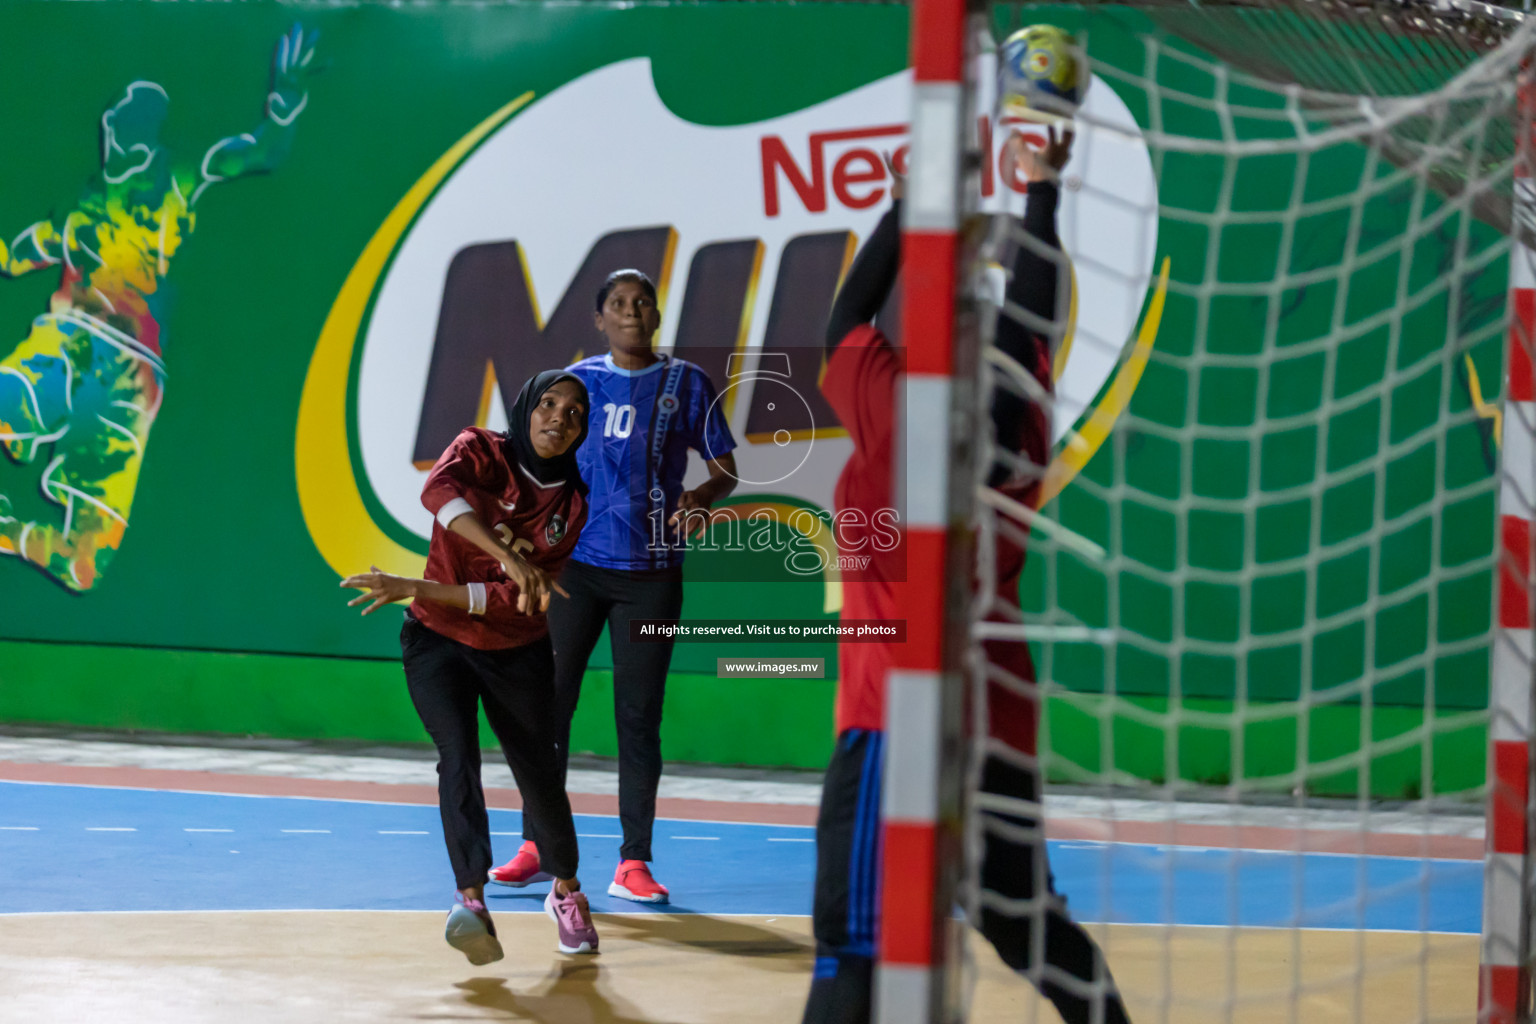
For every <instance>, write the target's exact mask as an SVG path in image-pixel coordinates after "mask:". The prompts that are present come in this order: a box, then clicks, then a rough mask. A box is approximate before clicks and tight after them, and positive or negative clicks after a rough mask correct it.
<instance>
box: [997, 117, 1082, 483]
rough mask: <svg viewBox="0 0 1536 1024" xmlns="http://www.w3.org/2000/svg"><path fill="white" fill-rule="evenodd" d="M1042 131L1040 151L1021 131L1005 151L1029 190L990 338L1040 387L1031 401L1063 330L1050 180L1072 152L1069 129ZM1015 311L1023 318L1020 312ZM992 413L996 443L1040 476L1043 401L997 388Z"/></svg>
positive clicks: (1044, 391)
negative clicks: (1024, 460) (1027, 460)
mask: <svg viewBox="0 0 1536 1024" xmlns="http://www.w3.org/2000/svg"><path fill="white" fill-rule="evenodd" d="M1046 132H1047V139H1046V144H1045V146H1044V147H1043V148H1041V149H1038V150H1036V149H1032V148H1030V147H1029V146H1028V145H1026V144H1025V142H1024V137H1023V136H1022V135H1014V136H1013V137H1012V138H1011V139H1009V140H1008V143H1007V147H1006V150H1005V152H1006V153H1007V157H1008V159H1009V160H1010V161H1011V162H1012V164H1013V165H1014V167H1015V168H1016V170H1017V176H1018V177H1019V178H1022V179H1023V180H1024V181H1026V182H1028V195H1027V198H1026V199H1025V203H1024V220H1023V227H1024V237H1022V238H1018V239H1017V243H1018V249H1017V251H1016V252H1015V254H1014V258H1013V267H1012V272H1011V273H1010V274H1009V277H1008V288H1007V291H1006V293H1005V301H1004V304H1003V308H1002V309H1001V310H999V311H998V316H997V330H996V333H995V335H994V338H995V341H994V344H995V346H996V348H997V349H998V351H999V352H1001V353H1002V354H1003V355H1005V356H1007V357H1008V358H1009V359H1011V360H1013V361H1014V362H1015V363H1017V364H1018V366H1019V368H1020V369H1022V370H1024V371H1025V372H1026V373H1028V374H1030V376H1032V377H1033V378H1034V379H1035V381H1036V383H1038V384H1039V385H1040V387H1039V391H1038V393H1037V398H1038V397H1039V396H1040V395H1048V394H1049V393H1050V392H1051V364H1052V360H1053V359H1054V357H1055V353H1056V349H1057V348H1058V347H1059V345H1060V344H1061V339H1062V337H1063V334H1064V333H1065V329H1066V320H1067V304H1068V303H1067V298H1068V296H1067V294H1066V290H1065V289H1062V288H1061V276H1062V275H1061V271H1062V267H1063V265H1064V264H1065V262H1066V256H1065V255H1064V254H1063V253H1062V251H1061V240H1060V238H1059V237H1058V236H1057V233H1056V208H1057V206H1058V204H1059V203H1060V200H1061V191H1060V186H1059V184H1058V182H1057V179H1058V178H1059V177H1060V174H1061V169H1062V168H1063V167H1064V166H1066V163H1067V159H1068V158H1069V157H1070V156H1071V153H1072V133H1071V132H1070V131H1062V132H1059V133H1058V132H1057V130H1056V128H1055V126H1050V127H1048V128H1047V129H1046ZM1019 310H1022V311H1023V313H1024V314H1025V315H1024V316H1020V315H1019V312H1018V311H1019ZM991 412H992V424H993V427H994V429H995V430H996V438H997V444H998V445H999V447H1000V448H1002V449H1003V450H1005V451H1008V452H1014V453H1024V454H1027V455H1029V456H1030V458H1031V460H1032V461H1033V462H1034V463H1035V464H1036V465H1037V467H1038V469H1039V471H1040V472H1042V473H1043V472H1044V459H1045V456H1046V453H1047V452H1048V450H1049V448H1050V433H1051V417H1050V409H1049V406H1048V403H1046V402H1041V401H1033V402H1032V401H1030V400H1029V399H1028V398H1026V397H1025V396H1024V395H1022V394H1020V393H1019V392H1018V389H1017V388H1009V387H999V388H997V390H996V391H995V392H994V393H993V395H992V408H991ZM1017 475H1018V474H1017V473H1014V472H1012V471H1010V470H1008V469H1007V468H1005V467H1004V466H1003V464H1002V463H1001V462H999V463H998V464H997V465H995V466H994V467H993V469H992V470H991V472H989V474H988V483H989V484H990V485H991V486H994V487H996V486H1000V485H1002V484H1003V483H1004V482H1005V481H1007V480H1008V479H1009V478H1010V477H1016V476H1017ZM1031 482H1032V481H1031Z"/></svg>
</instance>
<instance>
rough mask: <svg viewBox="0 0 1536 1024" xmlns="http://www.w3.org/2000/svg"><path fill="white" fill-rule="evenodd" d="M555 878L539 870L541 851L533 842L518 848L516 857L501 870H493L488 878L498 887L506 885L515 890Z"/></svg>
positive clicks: (500, 868)
mask: <svg viewBox="0 0 1536 1024" xmlns="http://www.w3.org/2000/svg"><path fill="white" fill-rule="evenodd" d="M554 877H555V876H554V875H551V874H550V873H549V872H547V871H540V870H539V849H538V847H536V846H534V845H533V842H532V841H531V840H530V841H527V842H524V843H523V845H522V846H519V847H518V848H517V856H516V857H513V858H512V859H511V860H509V861H507V862H506V863H505V864H503V865H502V866H501V867H499V868H491V870H490V874H489V875H488V876H487V878H488V879H489V880H490V881H492V882H495V883H496V884H497V885H505V886H509V887H511V888H513V889H521V888H522V887H523V886H525V885H532V884H533V883H534V882H547V881H549V880H550V879H552V878H554Z"/></svg>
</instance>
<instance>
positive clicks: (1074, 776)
mask: <svg viewBox="0 0 1536 1024" xmlns="http://www.w3.org/2000/svg"><path fill="white" fill-rule="evenodd" d="M833 690H834V682H833V681H832V680H822V679H731V680H722V679H717V678H716V677H715V676H713V675H701V674H693V673H681V672H675V673H673V674H672V675H671V676H670V677H669V678H668V680H667V704H666V711H665V714H664V718H663V726H662V744H663V750H664V751H665V754H666V757H667V758H668V760H673V761H692V762H699V763H705V764H728V765H766V766H776V767H793V768H812V769H820V768H823V767H825V766H826V763H827V759H828V757H829V756H830V755H831V752H832V698H833ZM612 708H613V677H612V673H611V672H609V671H606V670H603V671H597V670H594V671H592V672H589V673H588V674H587V678H586V682H585V684H584V690H583V693H582V701H581V705H580V708H579V709H578V711H577V714H576V720H575V722H574V723H573V726H572V735H571V749H572V750H573V751H575V752H577V753H591V754H597V755H602V756H612V755H613V754H615V753H616V752H617V749H618V748H617V741H616V739H615V735H614V726H613V713H612ZM1176 716H1177V718H1178V725H1177V726H1176V727H1174V728H1172V729H1169V728H1168V718H1169V701H1168V699H1167V698H1154V697H1122V698H1113V699H1111V698H1105V697H1102V696H1097V695H1088V694H1066V695H1061V696H1057V697H1053V698H1052V699H1051V700H1049V701H1048V702H1047V705H1046V710H1045V719H1044V726H1043V729H1044V738H1045V744H1044V746H1045V748H1046V750H1047V751H1048V753H1047V760H1046V767H1047V773H1048V776H1049V778H1050V779H1051V780H1052V781H1054V782H1069V783H1101V782H1103V781H1104V776H1105V773H1106V772H1107V771H1113V773H1114V775H1115V776H1116V777H1118V778H1121V779H1122V780H1123V781H1125V782H1127V783H1129V782H1132V781H1133V780H1136V779H1140V780H1144V781H1149V782H1153V783H1165V782H1167V781H1168V780H1169V779H1172V778H1178V779H1180V780H1184V781H1188V782H1194V783H1199V784H1204V785H1214V786H1226V785H1231V784H1232V783H1233V781H1234V772H1233V764H1234V752H1235V751H1240V760H1241V764H1242V771H1241V772H1240V773H1239V774H1238V780H1239V781H1240V783H1241V786H1242V788H1243V790H1244V791H1253V790H1256V789H1258V790H1266V791H1274V792H1278V793H1289V792H1291V791H1292V790H1293V789H1294V788H1296V787H1297V786H1304V787H1305V788H1306V790H1307V791H1308V792H1311V793H1315V794H1319V795H1328V796H1353V795H1355V794H1356V793H1357V792H1358V789H1359V787H1360V786H1361V785H1362V782H1363V783H1364V784H1365V785H1366V786H1367V787H1368V789H1369V791H1370V792H1371V794H1372V795H1374V796H1376V797H1380V798H1387V799H1412V798H1415V797H1418V796H1420V795H1422V794H1423V793H1424V792H1426V791H1428V792H1432V793H1434V794H1438V795H1450V794H1457V793H1468V794H1471V793H1473V792H1475V791H1476V790H1477V789H1478V788H1479V787H1481V786H1482V784H1483V779H1484V773H1485V770H1486V762H1487V745H1486V735H1487V732H1486V724H1485V721H1484V720H1483V719H1484V717H1485V716H1484V715H1482V714H1481V713H1479V712H1476V711H1470V712H1468V711H1462V712H1453V711H1442V712H1438V713H1436V714H1435V715H1433V716H1432V717H1431V718H1430V719H1428V721H1427V722H1426V719H1425V716H1424V712H1423V709H1422V708H1417V707H1404V706H1380V705H1378V706H1376V707H1373V708H1371V709H1370V721H1369V729H1370V735H1371V737H1372V743H1371V753H1370V756H1369V757H1362V756H1361V754H1360V749H1361V745H1360V737H1361V735H1362V729H1363V727H1364V725H1363V722H1362V713H1361V708H1360V707H1359V706H1358V705H1354V704H1345V703H1339V704H1320V705H1316V706H1314V707H1313V708H1311V710H1310V711H1309V712H1307V713H1306V714H1305V715H1298V714H1297V713H1296V711H1295V708H1294V706H1292V705H1289V704H1260V705H1250V707H1249V708H1248V714H1247V716H1246V720H1245V721H1239V720H1238V719H1237V718H1236V717H1235V716H1234V714H1233V704H1232V702H1231V701H1220V700H1204V699H1193V698H1190V699H1185V700H1182V701H1180V702H1178V704H1177V709H1176ZM0 721H4V722H13V723H28V724H47V725H66V726H75V727H80V728H100V729H122V730H142V731H150V732H167V733H211V734H225V735H231V734H232V735H256V736H272V737H278V738H284V739H322V740H362V741H371V742H377V743H423V744H425V743H426V742H427V737H426V734H425V732H424V731H423V730H422V728H421V724H420V722H419V721H418V720H417V718H416V714H415V712H414V710H413V709H412V708H411V702H410V698H409V697H408V695H407V694H406V689H405V678H404V675H403V673H402V672H401V669H400V664H399V662H395V661H382V660H364V659H349V658H313V657H302V656H286V655H271V654H233V653H227V652H213V651H184V650H165V649H158V648H141V647H109V646H75V645H66V644H44V643H32V642H26V641H0ZM485 736H486V741H487V745H490V744H491V743H493V742H494V741H493V740H492V738H491V736H490V734H489V733H488V732H486V733H485ZM1426 740H1427V741H1428V742H1427V743H1426ZM1426 750H1427V751H1428V753H1429V757H1428V759H1427V763H1426V757H1425V751H1426ZM1106 751H1107V752H1109V753H1110V754H1111V755H1112V756H1109V757H1106ZM1298 765H1300V766H1301V768H1300V770H1298Z"/></svg>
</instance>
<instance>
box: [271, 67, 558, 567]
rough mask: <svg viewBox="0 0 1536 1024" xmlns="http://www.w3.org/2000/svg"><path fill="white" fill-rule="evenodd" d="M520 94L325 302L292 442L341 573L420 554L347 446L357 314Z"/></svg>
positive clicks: (446, 160) (424, 179)
mask: <svg viewBox="0 0 1536 1024" xmlns="http://www.w3.org/2000/svg"><path fill="white" fill-rule="evenodd" d="M532 99H533V93H532V92H525V93H523V94H522V95H521V96H519V97H518V98H517V99H515V100H513V101H512V102H511V103H508V104H507V105H506V106H504V107H502V108H501V109H500V110H498V111H496V112H495V113H494V114H492V115H491V116H490V117H487V118H486V119H485V120H484V121H481V122H480V123H479V124H477V125H476V126H475V127H474V129H473V130H471V131H470V132H469V134H468V135H465V136H464V137H463V138H462V139H460V140H459V141H458V142H456V143H454V144H453V146H452V148H450V149H449V150H448V151H447V152H446V153H444V154H443V155H442V156H440V157H438V158H437V161H436V162H435V163H433V164H432V166H431V167H429V168H428V169H427V172H426V173H425V174H423V175H422V176H421V177H420V178H419V179H417V181H416V183H415V184H414V185H412V186H411V188H410V191H408V192H406V194H405V196H404V197H402V198H401V200H400V202H399V203H397V204H396V205H395V208H394V209H393V210H391V211H390V212H389V216H388V217H386V218H385V219H384V223H383V224H381V225H379V229H378V230H377V231H375V232H374V234H373V237H372V238H371V239H369V240H368V244H367V246H366V247H364V249H363V253H362V255H361V256H359V257H358V259H357V262H356V263H355V264H353V266H352V271H351V272H350V273H349V274H348V275H347V279H346V281H345V282H344V283H343V284H342V286H341V291H340V292H339V293H338V294H337V296H336V302H335V303H334V304H333V305H332V306H331V312H330V315H328V316H327V317H326V318H325V326H324V327H322V328H321V329H320V340H319V341H318V342H317V343H316V344H315V354H314V355H313V356H312V357H311V358H310V361H309V373H308V375H307V376H306V377H305V378H304V394H303V396H302V397H301V398H300V399H299V425H298V430H297V431H296V440H295V445H294V471H295V473H296V475H297V477H298V487H299V507H300V509H302V510H303V513H304V525H305V526H307V527H308V528H309V535H310V537H312V538H313V539H314V542H315V547H316V548H318V549H319V551H320V557H322V558H324V559H325V561H326V564H327V565H329V566H330V567H331V568H332V569H334V570H336V571H337V572H338V573H340V574H341V575H343V576H347V575H350V574H352V573H356V572H364V571H366V570H367V569H368V567H369V566H373V565H376V566H378V567H379V568H380V569H382V570H384V571H385V572H392V573H400V574H402V575H407V576H419V575H421V571H422V567H423V566H424V565H425V563H426V559H425V558H423V557H422V556H421V555H418V554H417V553H416V552H414V551H412V550H410V549H409V548H405V547H402V546H401V545H399V544H397V543H396V542H395V541H393V540H391V539H390V538H389V536H388V535H386V534H385V533H384V531H383V530H381V529H379V527H378V524H376V523H375V522H374V521H373V519H372V517H371V516H369V515H368V509H367V507H366V506H365V505H364V504H363V498H362V494H361V493H360V492H359V489H358V485H357V477H356V475H355V474H354V473H353V470H352V454H351V451H350V450H349V448H348V445H347V378H348V376H349V374H350V373H351V367H352V349H353V347H354V346H355V345H356V344H357V334H358V330H359V329H360V328H361V326H362V322H363V313H364V311H365V310H366V309H367V308H368V300H369V299H370V298H371V297H372V295H373V291H374V287H375V286H376V285H377V284H378V280H379V275H380V274H382V273H383V272H384V268H385V266H386V265H387V264H388V263H389V257H390V256H391V255H392V254H393V253H394V251H395V247H396V246H397V245H398V244H399V243H400V238H401V236H402V235H404V234H405V232H406V229H407V228H409V227H410V225H411V223H412V221H413V220H415V217H416V214H417V212H418V211H420V209H421V207H422V206H423V205H425V203H426V201H427V200H428V199H429V198H431V196H432V194H433V192H434V191H435V190H436V189H437V186H438V185H440V184H441V183H442V181H443V179H444V178H446V177H447V176H448V175H449V173H450V172H452V171H453V169H454V167H456V166H457V165H458V163H459V161H461V160H463V159H464V157H465V155H466V154H467V153H469V151H470V150H472V149H473V148H474V147H475V145H476V144H477V143H479V142H480V140H481V139H483V138H485V137H486V135H488V134H490V132H492V131H494V130H495V129H496V127H497V126H498V125H500V124H502V122H504V121H506V120H507V118H509V117H511V116H512V115H513V114H515V113H517V111H518V110H520V109H522V108H523V107H525V106H527V105H528V103H529V102H530V101H531V100H532Z"/></svg>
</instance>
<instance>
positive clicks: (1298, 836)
mask: <svg viewBox="0 0 1536 1024" xmlns="http://www.w3.org/2000/svg"><path fill="white" fill-rule="evenodd" d="M0 781H8V782H45V783H60V784H65V785H73V786H114V787H119V788H123V789H169V790H186V791H190V792H194V793H231V794H235V795H239V796H297V797H310V798H313V799H319V800H366V801H370V802H374V803H385V804H426V805H429V806H430V805H432V804H435V803H437V788H436V787H435V786H420V785H409V784H403V783H387V782H356V781H349V780H342V779H305V778H294V777H291V776H285V775H232V774H224V773H220V772H198V771H186V770H182V769H169V768H97V767H87V766H84V765H70V764H23V763H19V762H12V761H0ZM485 799H486V803H487V804H488V805H489V806H491V807H494V808H497V809H499V810H510V811H515V810H519V809H521V808H522V800H521V799H520V798H519V796H518V794H517V790H515V789H487V790H486V791H485ZM571 809H572V810H573V811H575V812H576V813H577V814H601V815H607V816H616V815H617V814H618V813H619V800H618V797H617V796H612V795H604V794H596V793H572V794H571ZM656 812H657V814H658V815H659V816H660V817H663V818H675V819H679V820H683V821H736V822H745V823H754V824H762V825H815V824H816V808H815V807H811V806H807V805H802V804H764V803H741V802H735V801H728V800H684V799H678V798H668V797H663V798H661V799H658V800H657V801H656ZM1046 833H1047V834H1048V835H1049V836H1050V837H1051V838H1052V839H1064V840H1080V841H1087V842H1113V843H1139V844H1146V845H1153V846H1203V847H1211V848H1214V849H1241V850H1278V851H1301V852H1304V853H1340V854H1367V855H1370V856H1376V857H1432V858H1435V859H1438V860H1482V858H1483V840H1482V839H1481V838H1472V837H1468V836H1416V835H1407V834H1404V833H1399V832H1371V833H1360V832H1354V831H1348V830H1343V829H1337V830H1335V829H1291V828H1280V827H1275V826H1258V825H1245V826H1235V825H1210V824H1190V823H1181V822H1160V821H1105V820H1102V819H1097V818H1052V819H1051V820H1050V821H1049V822H1047V824H1046Z"/></svg>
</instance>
